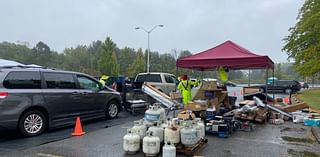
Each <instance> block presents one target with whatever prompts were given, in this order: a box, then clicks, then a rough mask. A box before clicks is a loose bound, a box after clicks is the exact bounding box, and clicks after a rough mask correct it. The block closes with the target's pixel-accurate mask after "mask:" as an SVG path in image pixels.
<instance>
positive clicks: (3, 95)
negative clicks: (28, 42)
mask: <svg viewBox="0 0 320 157" xmlns="http://www.w3.org/2000/svg"><path fill="white" fill-rule="evenodd" d="M8 95H9V94H8V92H0V99H3V98H6V97H7V96H8Z"/></svg>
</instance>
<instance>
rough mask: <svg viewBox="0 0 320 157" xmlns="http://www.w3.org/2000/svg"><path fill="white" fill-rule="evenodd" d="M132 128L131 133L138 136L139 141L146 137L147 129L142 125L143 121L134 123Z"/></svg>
mask: <svg viewBox="0 0 320 157" xmlns="http://www.w3.org/2000/svg"><path fill="white" fill-rule="evenodd" d="M133 124H134V125H133V127H132V130H131V131H132V132H133V133H136V134H138V135H139V136H140V139H141V140H142V139H143V138H144V136H145V135H146V131H147V127H146V126H145V125H144V124H143V120H139V121H134V122H133Z"/></svg>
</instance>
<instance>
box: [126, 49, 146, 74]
mask: <svg viewBox="0 0 320 157" xmlns="http://www.w3.org/2000/svg"><path fill="white" fill-rule="evenodd" d="M144 69H145V59H144V55H143V52H142V49H141V48H140V49H138V52H137V55H136V59H135V60H134V61H133V63H132V64H130V65H129V68H128V71H127V72H126V73H127V74H128V76H129V77H135V76H136V75H137V74H138V73H141V72H144V71H145V70H144Z"/></svg>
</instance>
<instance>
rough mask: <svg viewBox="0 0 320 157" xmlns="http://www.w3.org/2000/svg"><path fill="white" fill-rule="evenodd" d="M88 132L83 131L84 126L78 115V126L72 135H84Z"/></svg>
mask: <svg viewBox="0 0 320 157" xmlns="http://www.w3.org/2000/svg"><path fill="white" fill-rule="evenodd" d="M85 133H86V132H83V130H82V126H81V121H80V117H77V120H76V126H75V128H74V130H73V133H72V136H82V135H84V134H85Z"/></svg>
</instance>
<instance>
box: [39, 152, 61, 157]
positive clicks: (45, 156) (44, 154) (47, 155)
mask: <svg viewBox="0 0 320 157" xmlns="http://www.w3.org/2000/svg"><path fill="white" fill-rule="evenodd" d="M37 156H42V157H64V156H60V155H54V154H47V153H37Z"/></svg>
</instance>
